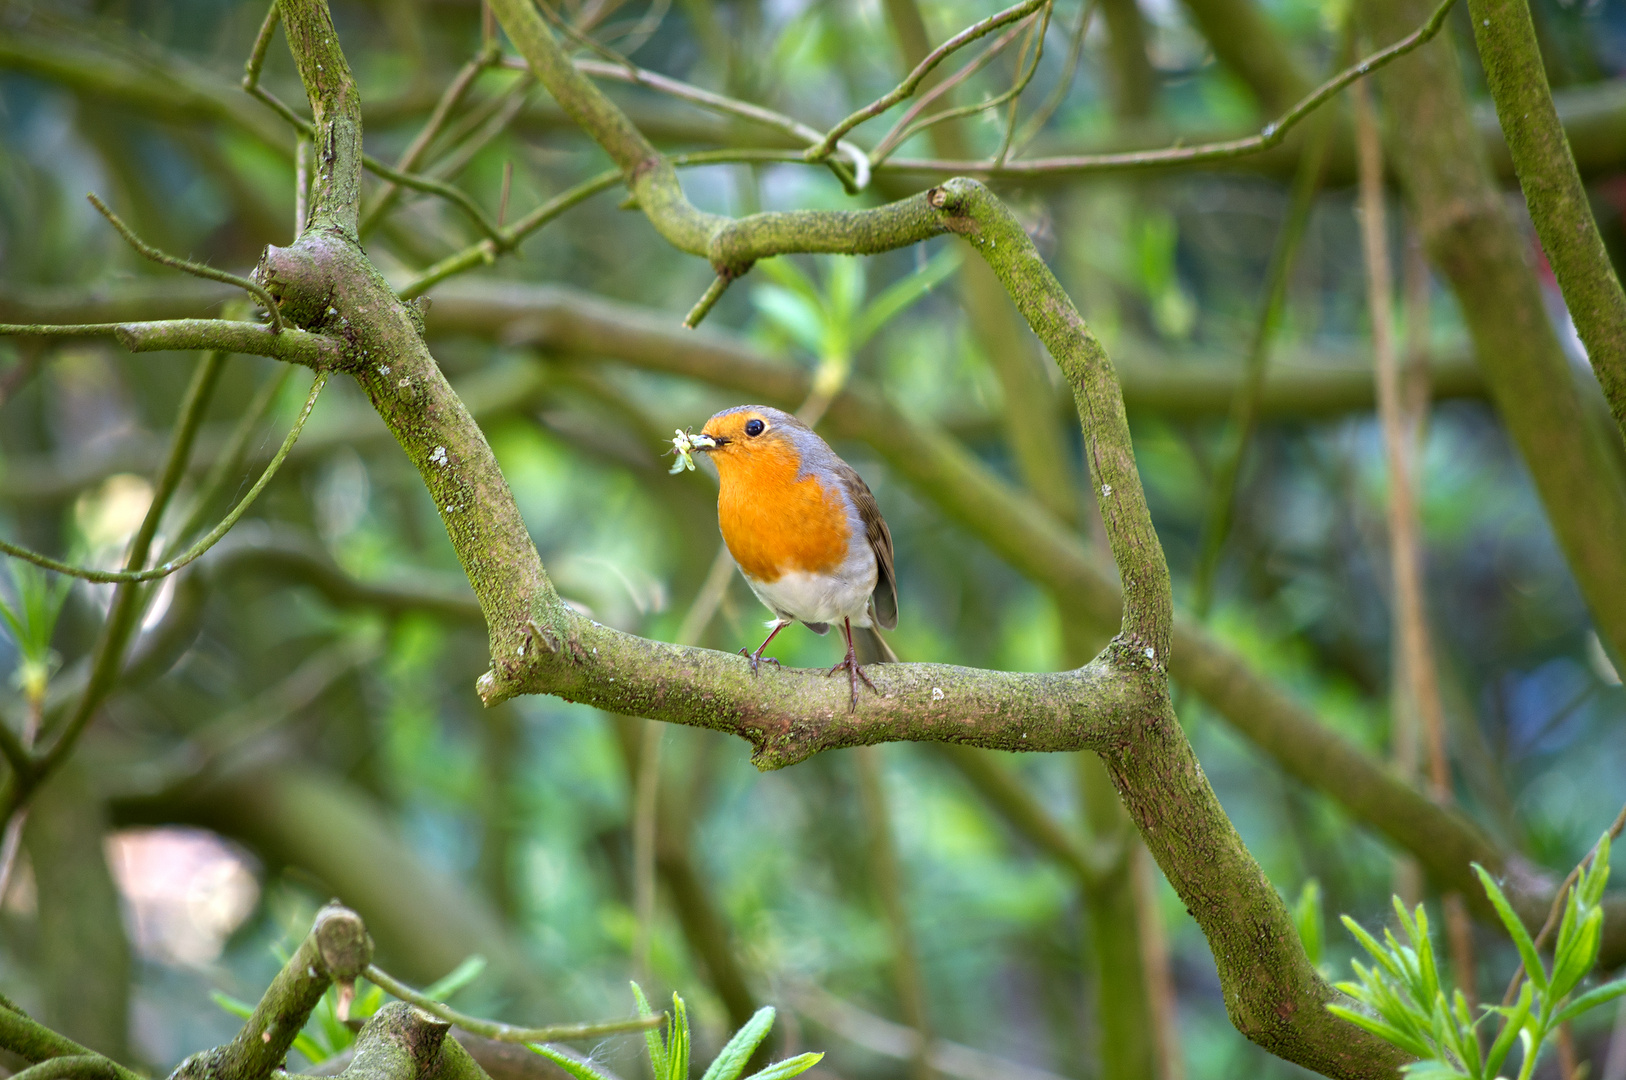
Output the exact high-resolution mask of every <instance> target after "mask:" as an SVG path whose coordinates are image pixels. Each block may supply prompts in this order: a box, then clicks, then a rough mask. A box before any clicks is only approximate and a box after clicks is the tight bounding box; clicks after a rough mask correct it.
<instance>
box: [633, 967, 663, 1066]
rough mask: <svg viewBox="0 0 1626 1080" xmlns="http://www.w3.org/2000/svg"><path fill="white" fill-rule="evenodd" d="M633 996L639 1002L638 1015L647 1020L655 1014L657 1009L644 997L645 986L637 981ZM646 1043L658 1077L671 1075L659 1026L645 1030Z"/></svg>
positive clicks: (651, 1064) (651, 1062) (634, 984)
mask: <svg viewBox="0 0 1626 1080" xmlns="http://www.w3.org/2000/svg"><path fill="white" fill-rule="evenodd" d="M632 996H633V998H634V999H636V1000H637V1002H638V1015H639V1016H642V1017H643V1018H645V1019H646V1020H647V1019H648V1018H649V1017H651V1016H654V1015H655V1010H654V1009H651V1008H650V1007H649V999H648V998H646V997H644V991H643V988H642V987H640V986H639V985H638V984H637V983H633V984H632ZM644 1045H645V1046H646V1047H648V1048H649V1064H650V1066H651V1068H652V1069H653V1070H654V1074H655V1076H656V1077H657V1078H659V1077H664V1076H667V1075H669V1073H670V1071H671V1070H670V1068H669V1066H668V1065H667V1058H666V1040H665V1039H664V1038H663V1037H662V1036H661V1032H660V1029H659V1028H650V1029H649V1030H648V1031H645V1032H644Z"/></svg>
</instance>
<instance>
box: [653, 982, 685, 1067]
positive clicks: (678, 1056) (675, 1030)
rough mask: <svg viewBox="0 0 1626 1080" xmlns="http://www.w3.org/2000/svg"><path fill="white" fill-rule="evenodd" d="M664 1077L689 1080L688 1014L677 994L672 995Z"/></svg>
mask: <svg viewBox="0 0 1626 1080" xmlns="http://www.w3.org/2000/svg"><path fill="white" fill-rule="evenodd" d="M657 1075H659V1074H657ZM666 1076H667V1080H689V1013H688V1010H687V1009H685V1008H684V1007H683V999H682V998H680V997H678V996H677V994H673V995H672V1037H671V1038H670V1039H668V1040H667V1042H666Z"/></svg>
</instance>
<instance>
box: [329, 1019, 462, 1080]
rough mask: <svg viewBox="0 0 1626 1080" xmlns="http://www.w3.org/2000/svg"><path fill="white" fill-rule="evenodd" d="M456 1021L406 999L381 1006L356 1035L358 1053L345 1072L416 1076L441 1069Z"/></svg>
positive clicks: (401, 1079)
mask: <svg viewBox="0 0 1626 1080" xmlns="http://www.w3.org/2000/svg"><path fill="white" fill-rule="evenodd" d="M451 1030H452V1025H451V1024H450V1023H449V1022H448V1021H446V1020H442V1019H441V1018H440V1017H438V1016H435V1015H434V1014H433V1013H429V1012H426V1011H424V1010H423V1009H420V1008H419V1007H418V1006H416V1005H409V1004H407V1003H406V1002H404V1001H392V1002H390V1003H389V1004H388V1005H386V1006H384V1007H383V1008H382V1009H379V1010H378V1012H376V1013H374V1014H373V1015H372V1018H371V1019H369V1020H368V1021H367V1024H366V1026H365V1027H363V1028H362V1029H361V1032H360V1034H358V1035H357V1036H356V1055H355V1058H354V1059H353V1060H352V1062H351V1064H350V1067H349V1068H348V1069H346V1070H345V1071H344V1073H343V1075H345V1076H350V1077H354V1078H355V1080H416V1078H417V1077H420V1076H429V1075H432V1074H433V1073H435V1072H437V1071H438V1070H437V1068H436V1066H437V1065H438V1064H439V1062H440V1053H441V1048H442V1047H443V1046H444V1045H445V1044H446V1034H447V1032H449V1031H451Z"/></svg>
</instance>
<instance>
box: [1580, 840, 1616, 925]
mask: <svg viewBox="0 0 1626 1080" xmlns="http://www.w3.org/2000/svg"><path fill="white" fill-rule="evenodd" d="M1607 884H1609V830H1607V829H1605V830H1604V833H1603V835H1602V836H1600V837H1598V853H1597V854H1596V855H1594V856H1593V858H1592V866H1591V867H1590V868H1588V870H1587V872H1586V873H1585V874H1584V875H1582V878H1581V885H1580V887H1579V891H1580V893H1581V899H1582V902H1583V903H1585V904H1586V905H1587V907H1597V906H1598V902H1599V901H1600V900H1602V899H1603V887H1604V886H1605V885H1607Z"/></svg>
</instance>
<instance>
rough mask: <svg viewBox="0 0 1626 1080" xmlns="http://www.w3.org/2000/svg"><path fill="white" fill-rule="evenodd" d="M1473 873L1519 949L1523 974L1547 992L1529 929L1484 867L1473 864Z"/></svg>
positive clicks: (1537, 987)
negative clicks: (1476, 875)
mask: <svg viewBox="0 0 1626 1080" xmlns="http://www.w3.org/2000/svg"><path fill="white" fill-rule="evenodd" d="M1473 868H1474V873H1476V874H1478V875H1479V883H1480V884H1481V885H1483V886H1484V887H1485V895H1486V896H1488V897H1490V902H1491V906H1492V907H1494V908H1495V909H1496V914H1497V915H1498V916H1499V917H1500V918H1501V920H1502V925H1503V926H1505V927H1506V928H1507V935H1508V937H1510V938H1512V939H1513V944H1514V945H1515V946H1516V947H1517V948H1518V950H1519V957H1520V958H1521V959H1522V960H1523V961H1524V971H1525V974H1527V975H1529V976H1530V981H1531V982H1533V983H1535V984H1536V989H1537V990H1539V991H1541V992H1542V993H1544V994H1545V993H1546V992H1547V969H1546V968H1544V967H1542V966H1541V957H1540V956H1538V955H1537V954H1536V943H1535V942H1534V941H1531V940H1530V931H1528V930H1526V929H1525V928H1524V923H1523V922H1521V921H1520V920H1519V916H1518V915H1517V914H1515V913H1514V911H1513V905H1512V904H1510V903H1508V902H1507V897H1506V896H1505V895H1503V893H1502V888H1501V886H1499V885H1497V884H1496V881H1495V879H1494V878H1492V877H1491V876H1490V874H1488V873H1486V872H1485V868H1484V867H1483V866H1480V865H1479V864H1478V863H1474V864H1473Z"/></svg>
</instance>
